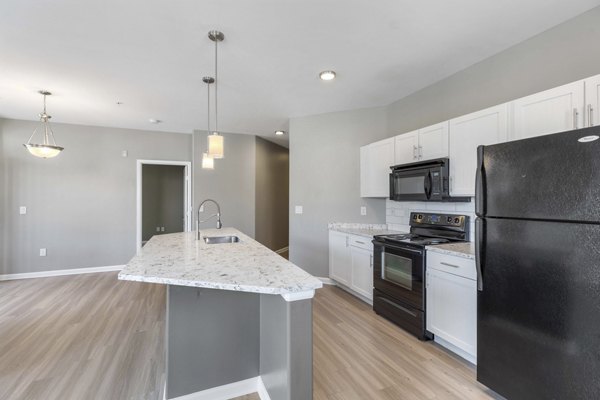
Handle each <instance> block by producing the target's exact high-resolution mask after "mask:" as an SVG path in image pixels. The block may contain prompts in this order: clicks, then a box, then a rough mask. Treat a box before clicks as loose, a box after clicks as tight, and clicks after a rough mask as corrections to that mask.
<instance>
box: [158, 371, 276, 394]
mask: <svg viewBox="0 0 600 400" xmlns="http://www.w3.org/2000/svg"><path fill="white" fill-rule="evenodd" d="M251 393H258V395H259V397H260V400H271V397H270V396H269V393H268V392H267V388H266V387H265V384H264V383H263V381H262V378H261V377H260V376H257V377H256V378H250V379H245V380H243V381H239V382H233V383H229V384H227V385H223V386H217V387H214V388H210V389H207V390H202V391H200V392H196V393H190V394H186V395H184V396H179V397H174V398H172V399H170V400H229V399H232V398H234V397H239V396H244V395H247V394H251Z"/></svg>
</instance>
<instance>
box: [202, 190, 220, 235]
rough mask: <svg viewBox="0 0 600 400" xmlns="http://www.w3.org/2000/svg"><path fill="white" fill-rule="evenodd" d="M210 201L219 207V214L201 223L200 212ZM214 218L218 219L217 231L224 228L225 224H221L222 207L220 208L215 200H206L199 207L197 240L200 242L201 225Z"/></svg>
mask: <svg viewBox="0 0 600 400" xmlns="http://www.w3.org/2000/svg"><path fill="white" fill-rule="evenodd" d="M209 201H210V202H212V203H215V205H216V206H217V213H216V214H213V215H211V216H210V217H208V218H206V219H205V220H204V221H200V212H201V210H202V209H203V208H202V207H203V206H204V203H207V202H209ZM213 217H217V229H221V228H222V227H223V224H222V223H221V207H220V206H219V203H217V202H216V201H214V200H213V199H206V200H204V201H203V202H202V203H200V205H199V206H198V219H197V220H196V239H198V240H200V224H201V223H203V222H206V221H209V220H210V219H211V218H213Z"/></svg>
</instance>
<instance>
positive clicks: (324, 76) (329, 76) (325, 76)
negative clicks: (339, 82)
mask: <svg viewBox="0 0 600 400" xmlns="http://www.w3.org/2000/svg"><path fill="white" fill-rule="evenodd" d="M319 78H321V80H322V81H331V80H333V79H335V71H323V72H321V73H320V74H319Z"/></svg>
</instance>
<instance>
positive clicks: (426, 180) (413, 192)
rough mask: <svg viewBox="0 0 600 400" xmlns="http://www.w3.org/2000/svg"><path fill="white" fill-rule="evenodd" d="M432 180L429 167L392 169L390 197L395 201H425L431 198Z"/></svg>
mask: <svg viewBox="0 0 600 400" xmlns="http://www.w3.org/2000/svg"><path fill="white" fill-rule="evenodd" d="M432 187H433V181H432V176H431V170H430V169H428V168H427V169H413V170H400V171H392V173H391V174H390V199H391V200H396V201H402V200H404V201H427V200H430V199H431V191H432Z"/></svg>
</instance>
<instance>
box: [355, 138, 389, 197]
mask: <svg viewBox="0 0 600 400" xmlns="http://www.w3.org/2000/svg"><path fill="white" fill-rule="evenodd" d="M392 165H394V138H389V139H385V140H380V141H379V142H375V143H371V144H369V145H367V146H363V147H361V148H360V195H361V197H388V196H389V194H390V184H389V175H390V172H391V170H390V167H391V166H392Z"/></svg>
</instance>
